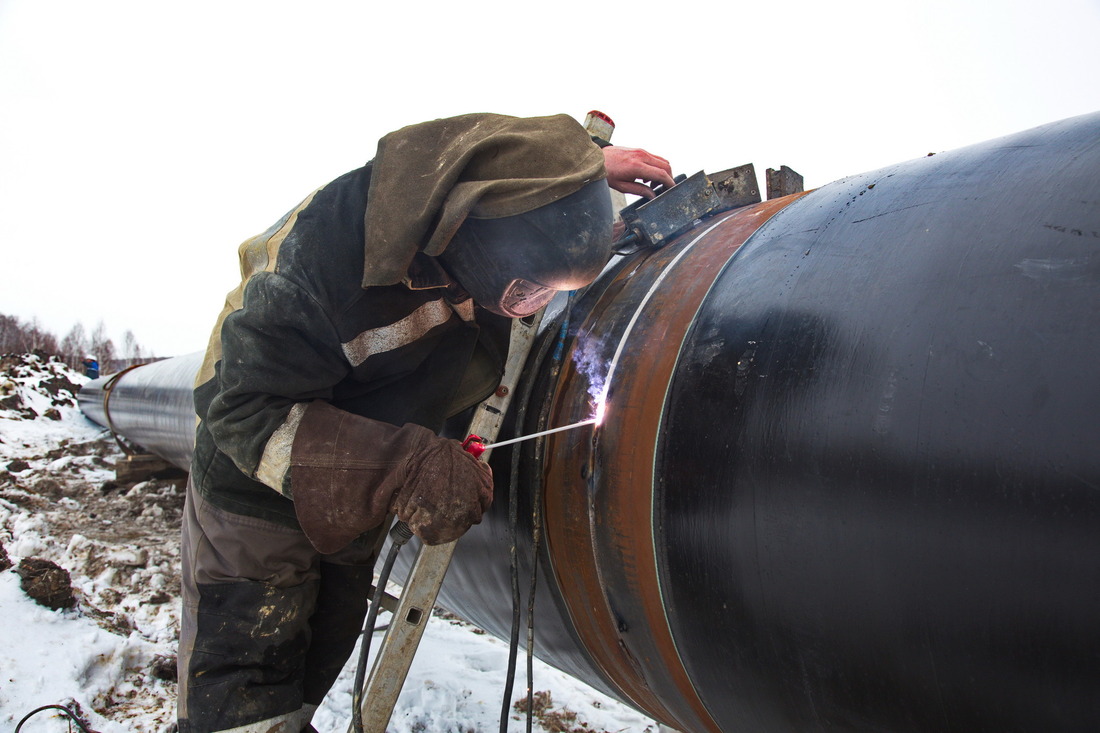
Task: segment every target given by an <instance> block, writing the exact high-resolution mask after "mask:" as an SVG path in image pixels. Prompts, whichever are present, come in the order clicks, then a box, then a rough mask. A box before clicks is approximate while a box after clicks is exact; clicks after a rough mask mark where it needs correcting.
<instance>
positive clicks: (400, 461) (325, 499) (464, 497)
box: [290, 401, 493, 554]
mask: <svg viewBox="0 0 1100 733" xmlns="http://www.w3.org/2000/svg"><path fill="white" fill-rule="evenodd" d="M290 489H291V493H292V494H293V499H294V511H295V513H296V514H297V516H298V522H299V524H301V525H302V530H303V531H304V532H305V533H306V537H307V538H308V539H309V541H310V542H311V543H313V546H314V547H316V548H317V551H318V552H321V553H325V554H328V553H333V552H336V551H337V550H340V549H341V548H343V547H345V546H347V545H348V544H349V543H350V542H351V541H352V540H353V539H355V538H356V537H358V536H359V535H360V534H362V533H363V532H366V531H367V530H369V529H373V528H375V527H377V526H378V525H380V524H381V523H382V522H383V521H384V520H385V519H386V516H387V515H388V514H389V513H391V512H392V513H396V514H397V516H398V517H399V518H400V519H402V520H403V521H405V522H407V523H408V524H409V526H410V528H411V529H412V530H413V531H414V532H415V533H416V534H417V535H419V536H420V537H421V539H423V540H424V541H425V542H427V543H428V544H438V543H442V542H449V541H451V540H454V539H457V538H458V537H460V536H461V535H462V534H463V533H464V532H465V531H466V530H467V529H469V527H470V525H472V524H477V523H478V522H480V521H481V515H482V513H483V512H484V511H485V510H486V509H488V507H489V504H490V503H492V500H493V480H492V473H491V472H490V470H489V467H488V466H487V465H485V464H484V463H481V462H480V461H478V460H477V459H475V458H474V457H473V456H471V455H470V454H469V453H467V452H466V451H464V450H462V445H461V444H460V443H459V442H458V441H456V440H447V439H445V438H440V437H438V436H437V435H436V434H435V433H433V432H432V431H431V430H428V429H427V428H425V427H422V426H420V425H414V424H412V423H409V424H407V425H405V426H403V427H400V428H399V427H397V426H396V425H391V424H389V423H385V422H379V421H377V420H371V419H369V418H365V417H360V416H358V415H353V414H351V413H349V412H345V411H343V410H340V409H338V408H336V407H333V406H332V405H330V404H328V403H327V402H323V401H316V402H313V403H310V405H309V407H307V408H306V410H305V412H304V413H303V415H302V419H301V422H299V423H298V428H297V430H296V431H295V434H294V442H293V444H292V446H291V453H290Z"/></svg>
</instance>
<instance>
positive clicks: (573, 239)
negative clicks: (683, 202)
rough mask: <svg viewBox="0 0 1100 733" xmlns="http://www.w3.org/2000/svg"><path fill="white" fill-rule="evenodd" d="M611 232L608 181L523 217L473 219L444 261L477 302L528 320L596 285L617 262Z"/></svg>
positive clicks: (457, 235) (590, 185)
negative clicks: (562, 294)
mask: <svg viewBox="0 0 1100 733" xmlns="http://www.w3.org/2000/svg"><path fill="white" fill-rule="evenodd" d="M611 228H612V210H611V197H610V195H609V193H608V189H607V182H606V181H604V180H602V179H601V180H598V181H593V182H591V183H588V184H586V185H585V186H584V187H582V188H581V189H580V190H579V191H577V192H575V193H573V194H570V195H569V196H566V197H565V198H563V199H559V200H558V201H555V202H554V203H551V204H547V205H546V206H542V207H540V208H537V209H534V210H532V211H528V212H526V213H523V214H516V215H515V216H506V217H501V218H498V219H479V218H476V217H473V216H471V217H467V218H466V221H464V222H463V224H462V226H460V227H459V228H458V231H457V232H456V233H455V236H454V237H453V238H452V239H451V241H450V243H449V244H448V245H447V249H446V250H445V251H444V252H443V253H442V254H441V255H440V256H439V260H440V261H441V262H442V264H443V267H444V268H445V269H446V270H447V272H448V273H450V275H451V277H453V278H454V279H455V280H457V281H458V283H459V285H461V286H462V287H463V289H465V290H466V292H468V293H469V294H470V296H471V297H473V299H474V302H476V303H477V304H479V305H481V306H482V307H484V308H486V309H487V310H489V311H491V312H493V313H496V314H498V315H502V316H508V317H511V318H521V317H524V316H529V315H531V314H532V313H534V312H536V311H538V310H539V308H542V307H543V306H544V305H546V304H547V303H549V302H550V301H551V300H552V299H553V297H554V295H556V294H557V293H558V292H559V291H562V290H575V289H577V288H581V287H584V286H585V285H588V284H589V283H590V282H592V281H593V280H595V279H596V276H597V275H599V274H600V272H601V271H602V270H603V268H604V265H606V264H607V261H608V260H609V259H610V258H611Z"/></svg>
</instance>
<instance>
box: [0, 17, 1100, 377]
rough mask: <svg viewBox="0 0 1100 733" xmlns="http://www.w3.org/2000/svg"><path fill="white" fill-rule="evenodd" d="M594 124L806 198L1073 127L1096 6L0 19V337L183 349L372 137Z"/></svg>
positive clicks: (619, 138) (1098, 92)
mask: <svg viewBox="0 0 1100 733" xmlns="http://www.w3.org/2000/svg"><path fill="white" fill-rule="evenodd" d="M535 9H537V10H535ZM593 108H597V109H601V110H603V111H605V112H606V113H608V114H609V115H611V116H612V117H613V118H614V119H615V121H616V123H617V124H618V129H617V130H616V132H615V137H614V142H616V143H617V144H620V145H626V146H633V147H644V148H647V149H649V150H650V151H652V152H654V153H657V154H659V155H662V156H664V157H666V158H668V159H669V160H670V161H671V162H672V165H673V168H674V170H675V172H676V173H688V174H690V173H694V172H696V171H698V170H707V171H718V170H722V169H724V168H728V167H732V166H735V165H740V164H742V163H754V164H755V165H756V170H757V175H758V177H759V178H760V179H761V183H762V182H763V181H762V179H763V175H764V170H765V169H766V168H768V167H778V166H779V165H781V164H786V165H789V166H791V167H792V168H794V169H795V170H797V171H799V172H800V173H802V174H803V175H804V176H805V178H806V185H807V187H808V188H809V187H816V186H821V185H824V184H826V183H829V182H830V181H833V180H836V179H838V178H842V177H844V176H846V175H851V174H855V173H861V172H864V171H867V170H873V169H875V168H879V167H882V166H885V165H890V164H892V163H897V162H901V161H903V160H908V159H911V158H916V157H920V156H923V155H925V154H927V153H929V152H939V151H942V150H948V149H952V148H956V147H961V146H963V145H967V144H970V143H975V142H980V141H982V140H987V139H990V138H993V137H997V136H1000V135H1004V134H1008V133H1012V132H1016V131H1018V130H1023V129H1027V128H1029V127H1034V126H1036V125H1039V124H1042V123H1045V122H1052V121H1054V120H1058V119H1063V118H1065V117H1070V116H1073V115H1077V114H1083V113H1086V112H1092V111H1097V110H1100V0H1046V1H1045V2H1042V3H1036V2H1034V1H1033V0H1028V1H1027V2H1025V1H1023V0H981V1H972V2H968V1H967V0H915V1H909V0H899V1H896V2H891V1H890V0H875V1H873V2H872V1H867V2H863V1H857V2H843V1H841V2H823V1H822V0H814V1H813V2H803V1H801V0H794V1H792V0H787V1H785V2H769V1H767V0H759V1H758V2H756V3H752V4H750V3H743V2H734V1H732V0H711V1H710V2H691V1H690V0H674V1H670V0H664V1H663V2H648V1H647V0H635V1H634V2H589V3H574V2H564V1H561V0H557V1H555V2H545V3H522V2H516V1H515V0H510V1H509V2H477V1H476V0H474V1H473V2H469V3H457V2H443V3H434V2H423V1H422V2H384V3H375V2H367V1H362V2H336V1H326V0H311V1H310V2H302V1H301V0H296V1H295V2H278V1H273V0H240V1H235V0H193V1H192V2H187V3H168V2H156V1H155V0H133V1H131V0H97V1H96V2H88V0H0V248H2V249H0V251H2V258H0V268H2V272H3V277H2V278H0V313H4V314H7V315H15V316H18V317H19V318H22V319H24V320H30V319H31V318H33V317H37V318H38V319H39V321H40V322H41V324H42V325H43V326H45V327H46V328H48V329H50V330H52V331H54V332H55V333H56V334H57V335H58V337H61V336H64V335H65V333H66V332H67V331H68V330H69V329H70V328H71V327H72V325H73V324H74V323H76V322H78V321H80V322H82V323H83V324H84V327H85V329H87V330H88V331H91V330H92V329H94V328H95V326H96V325H97V324H98V323H99V322H100V321H103V322H105V323H106V325H107V329H108V332H109V333H110V334H111V335H112V336H113V337H114V338H115V340H116V343H118V344H119V345H121V340H122V334H123V332H124V331H125V330H127V329H130V330H132V331H133V332H134V333H135V334H136V336H137V339H138V341H139V343H141V344H143V345H144V346H145V347H146V348H147V350H148V349H151V350H153V351H154V352H156V353H157V354H159V355H173V354H179V353H187V352H190V351H196V350H199V349H201V348H203V347H204V346H205V343H206V339H207V336H208V334H209V329H210V327H211V325H212V323H213V321H214V319H215V317H216V315H217V313H218V311H219V310H220V308H221V305H222V303H223V300H224V295H225V293H226V292H227V291H229V290H230V289H232V288H233V287H235V285H236V282H237V279H238V269H237V261H236V247H237V245H238V244H239V243H240V242H241V241H243V240H244V239H246V238H247V237H249V236H251V235H253V234H256V233H258V232H261V231H263V230H264V229H266V228H267V227H268V226H269V225H270V224H271V223H272V222H274V221H275V220H276V219H277V218H278V217H279V216H281V215H282V214H283V213H284V212H285V211H286V210H288V209H289V208H291V207H292V206H294V205H295V204H296V203H297V202H298V201H299V200H300V199H302V198H303V197H304V196H305V195H306V194H307V193H309V191H311V190H312V189H314V188H316V187H317V186H319V185H322V184H324V183H325V182H327V181H329V180H331V179H333V178H335V177H336V176H338V175H340V174H342V173H344V172H346V171H348V170H351V169H353V168H356V167H358V166H360V165H362V164H363V163H364V162H366V161H367V160H369V159H370V158H372V157H373V155H374V151H375V144H376V142H377V140H378V138H379V137H380V136H382V135H383V134H385V133H387V132H389V131H391V130H394V129H396V128H398V127H401V126H403V125H406V124H410V123H414V122H421V121H424V120H428V119H434V118H438V117H446V116H450V115H454V114H462V113H466V112H501V113H506V114H514V115H522V116H526V115H543V114H555V113H559V112H565V113H567V114H570V115H573V116H574V117H576V118H577V119H578V120H583V119H584V115H585V113H586V112H587V111H588V110H590V109H593Z"/></svg>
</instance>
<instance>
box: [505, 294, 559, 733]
mask: <svg viewBox="0 0 1100 733" xmlns="http://www.w3.org/2000/svg"><path fill="white" fill-rule="evenodd" d="M572 299H573V293H570V294H569V299H568V300H567V301H566V306H565V311H564V313H565V322H568V318H569V310H570V308H571V304H572ZM561 333H562V334H563V336H564V322H563V329H562V331H561ZM557 341H558V339H550V338H548V339H544V340H543V342H542V343H541V344H539V349H538V352H537V353H536V354H535V360H534V361H533V362H532V363H531V369H530V370H525V371H526V372H527V374H529V375H531V376H530V377H529V378H528V379H527V380H526V382H525V383H524V385H523V389H522V390H521V392H520V394H519V395H518V397H519V399H518V400H516V401H515V403H514V404H515V405H516V422H515V430H514V431H513V432H514V433H515V437H517V438H518V437H519V436H520V435H521V434H522V432H523V429H524V423H525V421H526V417H527V404H528V403H529V402H530V400H531V392H532V391H533V390H534V386H535V379H534V378H533V377H534V375H536V374H538V372H539V368H540V366H541V365H542V362H543V360H544V359H546V355H547V354H548V353H549V351H550V347H551V346H552V345H554V344H555V343H556V342H557ZM558 349H559V350H560V349H561V346H560V345H559V346H558ZM520 450H521V449H520V446H518V445H517V446H514V447H513V448H512V464H511V470H510V473H509V479H508V555H509V570H510V575H511V581H512V630H511V634H510V635H509V638H508V671H507V674H506V676H505V679H504V695H503V697H502V699H501V703H500V733H507V731H508V719H509V718H510V717H511V715H512V706H511V702H512V689H513V688H514V687H515V682H516V659H517V657H518V655H519V626H520V615H521V614H520V607H521V606H520V604H521V603H522V599H521V598H520V590H519V559H518V551H517V548H516V535H517V534H518V526H519V501H518V494H519V492H518V491H517V486H518V484H519V459H520ZM535 560H536V562H537V560H538V558H536V559H535ZM531 707H532V701H531V696H530V694H528V696H527V719H528V722H530V719H531Z"/></svg>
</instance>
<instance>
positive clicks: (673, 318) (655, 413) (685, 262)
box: [546, 194, 804, 733]
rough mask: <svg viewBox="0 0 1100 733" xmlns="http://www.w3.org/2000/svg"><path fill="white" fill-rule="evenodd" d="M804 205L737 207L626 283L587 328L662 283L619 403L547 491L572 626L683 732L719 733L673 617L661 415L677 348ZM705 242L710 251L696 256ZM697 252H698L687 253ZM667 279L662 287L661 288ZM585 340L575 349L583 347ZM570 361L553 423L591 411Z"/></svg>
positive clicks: (565, 450)
mask: <svg viewBox="0 0 1100 733" xmlns="http://www.w3.org/2000/svg"><path fill="white" fill-rule="evenodd" d="M801 195H804V194H796V195H793V196H788V197H784V198H781V199H774V200H771V201H767V202H764V203H761V204H757V205H754V206H750V207H745V208H744V209H739V210H737V211H735V212H733V213H732V214H729V215H726V217H725V218H724V219H722V220H720V221H719V222H718V223H717V224H712V225H710V228H709V229H707V230H705V231H704V233H703V234H699V233H698V232H697V231H695V232H689V233H688V234H686V235H684V236H683V237H681V238H679V240H678V241H677V242H676V243H673V244H671V245H670V246H668V247H665V248H664V249H662V250H660V251H658V252H657V253H655V254H654V255H652V256H650V257H649V258H647V259H646V260H645V261H643V262H641V263H640V264H639V265H638V266H636V267H634V268H629V269H624V270H623V271H622V272H621V273H619V275H618V277H617V278H616V280H615V281H614V282H613V283H612V284H611V285H610V286H609V288H608V290H607V291H606V292H605V294H604V296H603V297H601V300H600V302H599V303H597V305H596V306H595V307H594V308H593V310H592V314H591V316H590V317H589V319H588V321H586V323H585V324H583V325H582V326H581V333H582V334H584V333H590V332H592V331H593V330H594V329H593V328H592V325H593V324H592V323H591V321H594V320H596V319H598V318H599V317H600V314H601V313H602V312H603V310H604V309H603V307H602V306H603V305H604V302H605V301H610V300H613V299H614V298H615V296H616V295H617V294H618V293H620V292H622V290H623V288H625V287H627V285H628V284H629V283H630V281H632V280H635V278H642V279H645V278H644V275H646V274H648V275H649V276H650V278H651V279H652V280H653V284H652V285H651V286H650V288H651V290H650V292H649V293H647V295H646V297H645V299H644V300H643V301H642V302H640V303H639V304H638V306H637V310H636V311H635V313H634V314H633V315H632V317H631V321H630V323H629V324H628V326H627V329H626V331H625V332H623V333H622V335H621V337H620V338H621V339H622V340H630V341H631V342H632V343H630V344H629V345H624V344H622V341H620V347H619V350H618V351H617V356H618V361H619V363H617V364H616V365H615V372H616V373H615V374H613V375H611V378H612V380H614V381H613V383H612V384H610V385H609V387H610V389H611V390H612V391H613V395H611V396H610V397H611V399H610V400H609V406H608V413H607V415H606V417H605V419H604V422H603V424H602V425H601V426H599V427H597V431H596V434H595V436H594V437H592V438H589V437H588V436H587V435H567V436H563V437H561V438H560V439H557V440H553V441H552V442H551V444H550V453H549V456H550V459H549V460H547V462H546V465H547V476H546V482H547V485H548V486H555V487H560V490H556V491H549V492H547V493H546V517H547V522H546V530H547V539H548V542H549V544H550V547H551V553H550V555H551V557H553V558H554V560H555V567H554V572H555V574H556V575H557V580H558V583H559V585H560V587H561V588H562V589H563V594H564V599H565V602H566V606H567V608H568V612H569V615H570V618H571V620H572V622H573V624H574V625H575V628H576V630H577V633H578V634H579V636H580V638H581V640H582V642H583V644H584V645H585V647H586V648H587V649H588V650H589V651H590V652H591V654H592V656H593V658H594V660H595V661H596V663H597V665H598V666H599V667H600V668H601V670H602V671H603V672H604V674H605V675H606V676H607V678H608V679H609V680H612V681H614V683H615V684H616V685H617V686H618V688H619V689H620V691H621V692H622V694H623V695H624V696H625V697H626V698H627V699H629V700H631V701H632V702H634V704H636V705H637V706H638V707H640V708H642V709H644V710H646V711H648V712H649V713H650V714H652V715H653V716H654V717H656V718H657V719H659V720H662V721H664V722H666V723H667V724H669V725H673V726H675V727H677V728H679V729H681V730H691V731H703V730H706V731H713V732H714V733H718V732H719V731H720V729H719V727H718V725H717V724H716V723H715V721H714V720H713V718H712V717H711V715H710V713H709V712H708V711H707V709H706V707H705V706H704V704H703V702H702V701H701V700H700V699H699V696H698V695H697V694H696V692H695V689H694V685H693V684H692V682H691V680H690V679H689V677H688V674H687V671H686V670H685V669H684V666H683V663H682V661H681V659H680V655H679V653H678V651H677V649H676V645H675V641H674V639H673V638H672V634H671V631H670V629H669V624H668V621H667V619H666V617H665V611H664V606H663V602H662V595H661V589H660V583H659V578H658V574H657V561H656V556H655V546H654V540H653V532H654V531H655V529H656V528H655V526H654V518H653V506H654V501H653V492H654V490H655V486H654V484H655V481H654V475H653V466H654V457H655V452H656V450H657V446H658V439H659V434H658V433H659V426H660V424H661V420H660V416H661V413H662V411H663V406H664V401H665V396H666V393H667V388H668V385H669V382H670V381H671V379H672V375H673V372H674V370H675V366H676V361H677V357H678V353H679V348H678V347H677V348H667V345H668V344H670V343H674V344H677V345H678V344H680V343H682V342H683V339H684V337H685V336H686V334H687V332H688V330H689V329H690V327H691V324H692V322H693V321H694V318H695V314H696V312H697V309H698V306H699V303H700V302H701V301H702V299H703V298H704V296H705V295H706V293H707V292H708V290H709V289H710V287H711V285H712V284H713V283H714V281H715V279H716V278H717V276H718V274H719V273H720V272H721V271H722V268H723V266H724V265H725V264H726V262H727V261H728V260H729V258H730V257H732V256H733V254H734V253H735V252H736V251H737V249H738V248H739V247H740V246H741V245H742V244H743V243H744V242H745V241H746V240H747V239H748V238H749V237H750V236H751V235H752V234H753V233H754V232H755V231H756V230H757V229H758V228H759V227H760V226H761V225H763V224H764V222H766V221H768V219H770V218H771V217H772V216H773V215H775V214H776V213H777V212H779V211H780V210H782V209H783V208H784V207H786V206H787V205H788V204H790V203H792V202H793V201H794V200H796V199H797V198H799V197H800V196H801ZM704 237H705V238H706V239H707V242H708V245H707V246H706V247H698V248H694V247H693V245H694V243H695V242H696V241H699V240H701V239H703V238H704ZM689 248H690V249H691V251H686V250H688V249H689ZM665 268H669V269H668V270H667V271H665ZM647 271H648V272H647ZM661 278H663V282H658V281H659V280H660V279H661ZM658 285H659V286H660V287H658ZM582 340H583V338H578V339H577V341H576V342H575V343H574V349H576V348H578V345H580V343H581V342H582ZM661 344H665V345H666V347H665V348H661V347H660V345H661ZM570 357H571V358H570V359H569V361H568V362H567V364H568V365H569V366H568V367H567V369H565V370H563V374H562V376H561V378H560V379H559V382H558V387H557V392H558V394H556V395H555V400H554V405H555V406H554V418H553V419H554V420H563V419H567V415H566V414H564V413H566V412H567V411H568V410H569V409H570V407H571V406H574V405H578V404H582V405H583V404H585V403H586V396H585V394H584V390H585V389H586V386H587V384H588V383H589V380H588V379H587V377H585V376H584V375H580V374H578V373H577V371H576V368H575V366H574V365H575V363H576V359H575V358H572V357H573V354H571V355H570ZM597 459H598V460H599V463H600V473H601V474H602V476H603V477H605V478H604V480H600V481H599V482H598V486H596V487H595V490H596V491H611V492H617V493H616V494H614V495H611V496H606V497H604V498H602V499H601V501H602V502H604V504H603V506H605V507H606V506H607V504H608V503H610V505H611V506H612V510H611V511H600V512H596V511H594V506H593V500H592V493H591V491H590V489H589V487H587V486H586V485H585V483H586V479H587V478H588V477H589V476H591V475H592V473H593V468H592V466H593V465H594V461H596V460H597ZM597 516H598V517H599V521H600V522H601V524H598V525H597V523H596V522H597V520H596V517H597ZM639 528H642V529H643V530H645V531H639ZM598 548H601V549H603V551H604V552H605V553H607V552H610V553H611V554H613V555H614V556H615V557H616V558H617V560H618V562H617V563H616V564H618V565H619V566H620V567H621V568H622V570H623V572H624V573H625V574H626V576H627V577H626V578H625V580H626V582H627V584H628V585H629V586H630V587H631V589H632V591H633V592H632V596H633V598H634V599H636V600H638V601H639V602H640V606H641V612H642V613H643V614H644V618H645V623H643V624H639V625H637V627H639V629H648V630H649V632H650V633H649V634H648V638H647V639H645V641H644V642H643V643H636V642H635V640H634V639H632V638H631V636H632V635H631V634H628V633H625V632H626V629H624V628H623V622H622V621H621V620H620V619H618V618H617V615H616V612H615V610H614V608H613V604H612V603H611V601H610V600H609V599H608V597H607V595H606V585H607V584H606V583H604V582H603V580H602V579H601V577H600V573H601V569H600V568H601V563H600V562H599V561H598V559H597V552H598ZM637 633H638V634H640V633H644V632H641V631H640V630H639V631H638V632H637ZM636 635H637V634H634V635H633V636H636ZM654 655H655V656H656V658H653V657H654ZM656 687H664V688H666V689H669V688H674V689H676V690H678V691H679V693H680V696H679V698H680V699H681V700H684V701H687V705H688V707H687V708H684V709H677V710H670V709H668V707H666V706H665V705H664V704H663V703H662V702H661V698H662V696H660V695H658V694H656V693H655V688H656ZM664 699H668V697H667V696H665V698H664Z"/></svg>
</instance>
